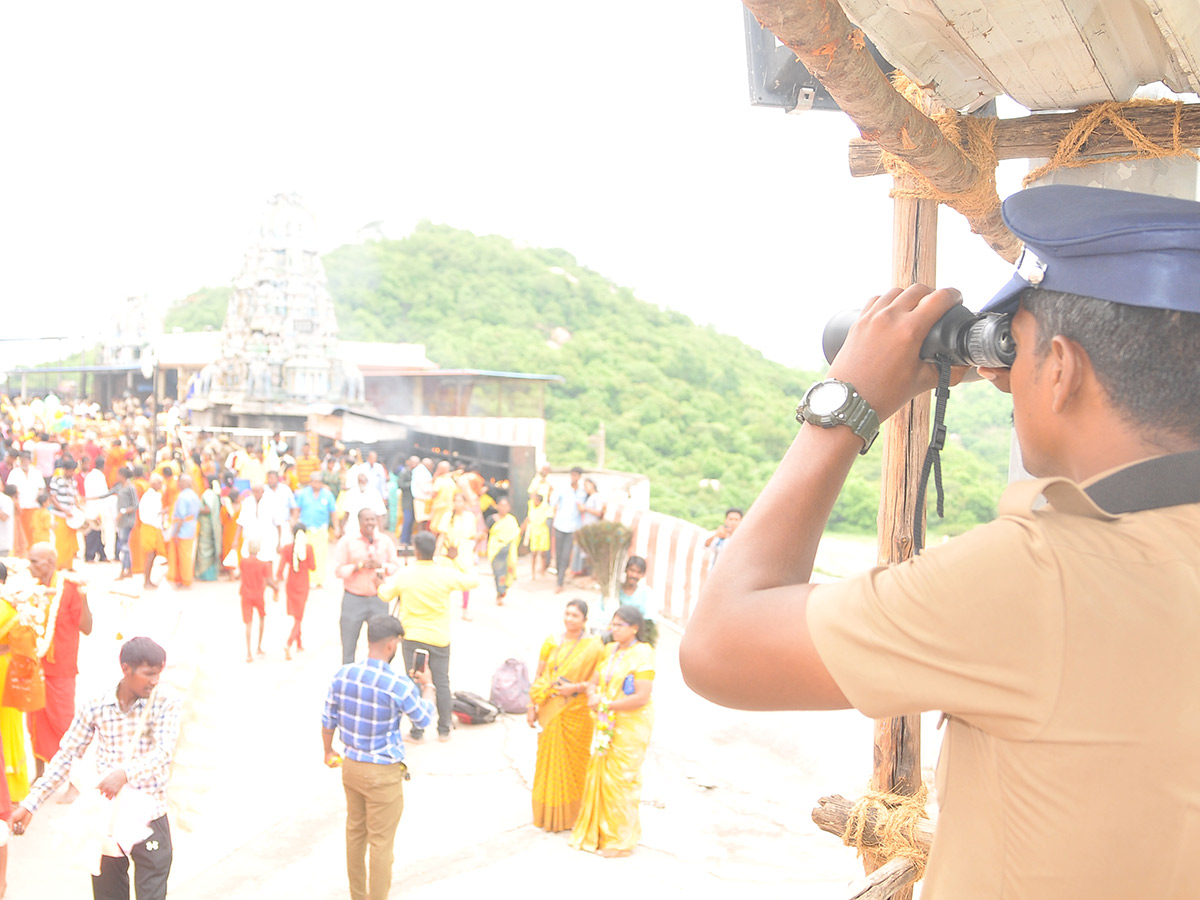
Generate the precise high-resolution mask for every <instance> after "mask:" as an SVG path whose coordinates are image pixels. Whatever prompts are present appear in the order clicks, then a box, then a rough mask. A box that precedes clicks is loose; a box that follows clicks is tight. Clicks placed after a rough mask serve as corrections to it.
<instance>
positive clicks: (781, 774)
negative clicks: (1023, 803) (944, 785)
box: [7, 541, 937, 900]
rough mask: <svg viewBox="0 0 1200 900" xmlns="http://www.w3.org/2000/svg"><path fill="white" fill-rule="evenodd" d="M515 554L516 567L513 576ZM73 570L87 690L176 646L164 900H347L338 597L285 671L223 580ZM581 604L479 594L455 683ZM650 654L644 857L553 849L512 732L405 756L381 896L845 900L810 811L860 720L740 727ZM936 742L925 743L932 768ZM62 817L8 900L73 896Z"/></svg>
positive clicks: (866, 550) (459, 734) (851, 565)
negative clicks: (331, 711) (120, 591)
mask: <svg viewBox="0 0 1200 900" xmlns="http://www.w3.org/2000/svg"><path fill="white" fill-rule="evenodd" d="M873 557H874V550H873V548H872V547H871V546H870V545H869V544H857V545H855V544H850V545H847V544H843V543H840V542H828V541H827V542H826V543H825V544H824V545H823V546H822V555H821V558H820V559H819V567H820V569H821V571H823V572H826V573H835V574H845V573H847V572H850V571H855V570H857V569H859V568H862V567H864V566H866V565H869V564H870V563H871V561H872V559H873ZM525 565H526V563H525V561H524V560H522V572H525V571H527V570H526V569H525ZM77 568H78V569H79V570H80V571H81V573H82V574H83V575H84V576H85V577H86V578H87V579H88V580H89V581H90V582H91V583H92V585H93V587H92V589H91V592H90V596H91V603H92V608H93V612H94V615H95V628H94V630H93V633H92V635H91V636H90V637H88V638H85V639H84V640H83V642H82V647H81V651H80V662H81V670H82V671H81V675H80V687H79V694H80V696H90V695H94V694H96V693H99V692H101V691H105V690H109V689H111V688H112V686H113V685H115V682H116V680H117V679H118V678H119V675H120V672H119V667H118V665H117V652H118V650H119V647H120V644H121V642H122V640H123V639H125V638H128V637H131V636H133V635H134V634H149V635H151V636H152V637H154V638H155V639H157V640H159V641H160V642H161V643H162V644H163V645H164V646H165V647H166V648H167V652H168V659H167V668H166V670H165V672H164V682H165V683H166V684H167V686H168V687H169V688H170V689H172V690H175V691H177V692H179V693H180V694H182V695H183V696H184V698H185V701H186V712H185V718H184V726H183V732H182V736H181V739H180V744H179V747H178V751H177V754H176V763H175V770H174V774H173V779H172V784H171V789H170V796H171V803H172V819H171V822H172V829H173V839H174V843H175V862H174V868H173V871H172V874H171V882H170V884H171V888H170V895H171V896H172V897H173V898H179V900H200V898H241V897H246V898H250V897H254V898H260V897H261V898H275V897H279V898H312V900H326V898H329V900H333V898H343V897H347V896H348V891H347V888H346V877H345V857H344V821H345V820H344V797H343V794H342V789H341V784H340V777H339V774H338V772H337V771H335V770H330V769H327V768H325V767H324V766H323V764H322V753H321V741H320V734H319V730H320V713H321V705H322V701H323V698H324V695H325V690H326V687H327V685H328V682H329V679H330V677H331V676H332V674H333V672H334V671H335V670H336V669H337V667H338V664H339V662H340V649H339V647H340V645H339V640H338V633H337V616H338V607H339V603H340V598H341V590H340V585H339V584H338V582H336V581H333V582H332V583H331V584H330V585H327V586H326V587H325V588H323V589H321V590H314V592H313V595H312V598H311V600H310V602H309V608H308V614H307V615H306V617H305V627H304V633H305V646H306V650H305V652H304V653H302V654H299V655H298V657H297V658H296V659H295V660H293V661H290V662H289V661H285V659H284V656H283V651H282V648H283V643H284V640H285V637H286V634H287V631H288V629H289V626H290V619H288V618H287V616H286V615H285V614H284V612H283V608H282V604H275V605H271V604H270V602H268V616H267V638H266V642H265V644H266V648H267V649H268V651H269V652H268V653H267V655H266V656H265V657H261V658H259V659H258V660H257V661H256V662H254V663H253V664H249V665H248V664H246V663H245V662H244V661H243V657H244V645H243V636H242V624H241V619H240V612H239V605H238V597H237V587H236V585H235V584H230V583H227V582H219V583H216V584H201V583H198V584H197V585H196V586H195V587H194V588H193V589H192V590H190V591H186V592H176V591H174V590H172V589H170V588H169V587H164V588H162V589H160V590H158V591H155V592H152V593H147V594H146V595H145V596H143V597H141V598H138V599H127V598H121V597H118V596H116V595H113V594H110V593H109V592H108V590H107V585H108V583H109V580H110V579H111V577H112V576H113V575H114V574H115V566H113V565H112V564H107V565H105V564H94V565H84V564H82V563H77ZM575 596H580V597H583V598H584V599H587V600H589V602H593V601H595V599H596V595H595V593H594V592H592V591H588V590H584V589H575V590H569V591H568V592H566V593H563V594H559V595H556V594H554V593H553V591H552V581H551V580H550V579H543V580H542V581H540V582H538V583H536V584H530V583H529V582H528V581H522V582H520V583H519V584H518V585H517V586H516V587H514V588H513V590H512V592H511V593H510V599H509V602H508V603H507V604H506V605H505V606H503V607H499V606H496V605H495V603H494V594H493V592H492V591H491V590H490V588H487V587H485V588H483V589H480V590H478V591H475V592H473V593H472V601H471V606H472V608H473V610H474V612H475V618H474V620H473V621H470V622H466V621H460V620H458V619H456V620H455V623H454V632H453V636H452V641H451V648H452V656H451V680H452V686H453V687H454V688H455V689H466V690H473V691H475V692H477V693H480V694H484V695H486V694H487V693H488V690H489V684H490V679H491V674H492V672H493V671H494V670H495V669H496V667H497V666H498V665H499V664H500V663H502V662H503V661H504V660H505V659H506V658H508V657H516V658H518V659H521V660H524V661H525V662H526V664H527V665H528V666H529V668H530V671H531V673H532V671H533V668H534V664H535V662H536V657H537V650H538V648H539V647H540V645H541V642H542V641H543V639H544V638H545V636H546V635H547V634H549V633H550V632H552V631H554V630H555V629H556V628H558V626H559V623H560V621H561V610H562V607H563V604H564V603H565V601H566V600H567V599H570V598H572V597H575ZM662 631H663V634H662V638H661V640H660V643H659V647H658V680H657V681H656V685H655V692H654V703H655V707H656V722H655V731H654V737H653V739H652V742H651V747H650V753H649V757H648V759H647V763H646V768H645V772H644V782H645V790H644V794H643V798H642V826H643V834H642V841H641V844H640V845H639V847H638V850H637V852H636V853H635V854H634V855H633V856H632V857H630V858H628V859H622V860H605V859H601V858H599V857H597V856H594V855H590V854H584V853H581V852H579V851H576V850H572V849H570V848H569V847H568V846H567V838H566V835H565V834H546V833H545V832H542V831H540V830H538V829H535V828H534V827H533V826H532V825H531V824H530V805H529V785H530V783H531V782H532V778H533V763H534V756H535V752H536V735H535V733H534V732H533V731H532V730H531V729H529V728H528V727H527V726H526V725H525V722H524V719H523V717H515V716H514V717H505V718H503V719H502V720H501V721H498V722H496V723H493V724H490V725H479V726H463V727H460V728H457V729H456V730H455V732H454V734H453V739H452V740H451V741H450V742H448V743H444V744H443V743H438V742H437V741H432V742H429V743H426V744H424V745H420V746H412V747H410V748H409V757H408V761H409V764H410V766H411V768H412V770H413V778H412V781H411V782H409V783H408V785H407V786H406V789H405V813H404V818H403V820H402V821H401V823H400V829H399V832H398V835H397V840H396V863H395V869H394V878H393V886H392V896H393V897H400V896H404V897H413V898H424V897H435V896H437V897H460V896H467V895H468V893H472V894H474V893H478V895H480V896H500V897H519V896H528V895H530V894H532V893H534V892H538V891H542V890H545V889H546V887H547V886H550V885H553V886H554V888H553V889H555V890H557V889H559V888H560V887H561V886H563V885H566V884H570V885H571V896H572V898H581V900H582V898H591V897H597V898H599V897H604V898H611V896H612V895H613V891H614V889H616V890H621V888H620V885H621V884H622V883H627V884H631V885H636V886H638V887H637V888H634V889H632V890H633V893H634V895H635V896H641V895H643V894H644V893H645V892H646V889H647V888H650V887H652V889H653V892H654V894H655V895H657V896H661V897H675V896H680V897H682V896H692V895H695V894H696V892H697V891H700V892H703V895H705V896H708V895H712V894H713V893H714V892H715V891H717V890H721V889H732V890H734V891H736V892H737V895H738V896H739V897H746V898H755V897H762V898H767V897H770V898H778V897H781V896H798V897H804V898H826V897H827V898H837V897H840V896H842V895H843V894H844V887H845V885H846V884H847V883H848V882H849V881H851V880H853V879H854V878H855V877H857V876H858V875H859V874H860V873H861V871H862V870H861V868H860V865H859V863H858V862H857V861H856V860H855V858H854V854H853V852H852V851H850V850H848V849H846V848H844V847H842V846H841V845H840V843H839V841H838V840H837V839H836V838H834V837H832V836H830V835H827V834H825V833H823V832H821V831H819V830H818V829H817V828H816V826H814V825H813V824H812V822H811V819H810V817H809V814H810V810H811V808H812V807H813V806H814V805H815V803H816V800H817V799H818V798H819V797H821V796H822V795H824V794H829V793H841V794H844V795H848V796H853V795H855V794H857V792H859V791H861V790H862V789H863V788H864V786H865V784H866V781H867V778H868V777H869V774H870V767H871V752H872V742H871V727H872V726H871V722H870V721H869V720H867V719H865V718H864V717H862V716H860V715H859V714H857V713H855V712H837V713H748V712H740V711H736V710H728V709H723V708H721V707H717V706H714V705H713V704H710V703H708V702H707V701H705V700H702V699H700V698H699V697H697V696H696V695H695V694H693V693H691V691H689V690H688V689H687V687H686V686H685V685H684V684H683V682H682V679H681V678H680V675H679V667H678V655H677V651H678V643H679V638H678V634H677V633H675V632H674V631H672V630H670V629H667V628H664V629H662ZM936 741H937V735H936V733H935V732H933V731H932V729H928V728H927V729H926V746H925V748H924V753H923V755H924V757H925V758H926V760H927V762H932V759H933V758H934V757H935V755H936V750H937V748H936ZM68 814H69V808H68V807H64V806H59V805H56V804H55V803H53V802H50V803H48V804H47V805H46V806H44V807H43V808H42V809H41V810H39V812H38V813H37V815H36V816H35V817H34V821H33V824H32V827H31V829H30V831H29V832H28V833H27V834H26V835H25V836H24V837H21V838H14V839H13V840H12V843H11V845H10V851H9V864H8V882H9V892H8V895H7V896H8V897H9V898H17V900H23V898H33V897H37V898H39V900H45V898H48V897H49V898H67V897H86V896H90V894H89V884H88V879H87V875H86V873H85V872H84V871H83V870H82V869H81V868H80V867H79V866H78V865H77V864H76V863H75V862H74V861H73V854H72V853H71V850H70V848H69V847H65V846H64V845H63V841H62V840H61V839H60V838H58V837H57V836H56V833H57V832H59V831H60V830H61V829H59V828H56V822H58V821H60V820H61V818H62V817H63V816H64V815H68Z"/></svg>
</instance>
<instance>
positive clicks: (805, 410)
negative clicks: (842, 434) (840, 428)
mask: <svg viewBox="0 0 1200 900" xmlns="http://www.w3.org/2000/svg"><path fill="white" fill-rule="evenodd" d="M796 421H797V422H808V423H809V424H810V425H819V426H821V427H822V428H833V427H834V426H835V425H846V426H848V427H849V429H850V430H851V431H853V432H854V433H855V434H857V435H858V436H859V437H860V438H862V440H863V448H862V449H861V450H860V451H858V452H859V453H860V454H865V453H866V452H867V451H868V450H870V449H871V445H872V444H873V443H875V438H877V437H878V436H879V416H878V415H876V413H875V410H873V409H871V404H869V403H868V402H867V401H866V400H864V399H863V398H862V395H861V394H859V393H858V391H856V390H855V389H854V385H852V384H850V383H849V382H845V381H838V380H837V379H836V378H826V379H825V380H824V381H818V382H817V383H816V384H814V385H813V386H812V387H810V388H809V389H808V390H807V391H805V392H804V398H803V399H802V400H801V401H800V405H799V406H797V407H796Z"/></svg>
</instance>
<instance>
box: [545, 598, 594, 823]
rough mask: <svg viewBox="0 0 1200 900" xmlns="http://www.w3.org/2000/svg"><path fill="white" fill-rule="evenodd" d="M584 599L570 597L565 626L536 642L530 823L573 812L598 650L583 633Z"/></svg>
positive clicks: (565, 818) (567, 819)
mask: <svg viewBox="0 0 1200 900" xmlns="http://www.w3.org/2000/svg"><path fill="white" fill-rule="evenodd" d="M587 613H588V608H587V604H586V603H584V602H583V601H582V600H572V601H571V602H570V603H568V604H567V609H566V612H565V613H564V614H563V625H564V626H565V628H566V630H565V631H564V632H563V633H562V634H561V635H558V636H554V635H551V636H550V637H548V638H546V642H545V643H544V644H542V652H541V654H540V656H539V660H538V669H537V677H536V678H535V679H534V681H533V685H532V686H531V687H530V688H529V710H528V712H527V713H526V721H528V722H529V727H530V728H535V727H537V726H538V725H540V726H541V728H542V733H541V734H539V735H538V752H537V767H536V768H535V769H534V772H533V824H534V825H536V826H537V827H538V828H544V829H546V830H547V831H566V830H567V829H568V828H570V827H571V826H572V825H574V824H575V818H576V816H578V815H579V798H580V797H581V796H582V794H583V780H584V773H585V772H586V770H587V764H588V755H589V753H590V748H591V741H592V714H591V712H590V711H589V710H588V707H587V690H588V682H589V681H590V680H591V677H592V675H593V674H594V672H595V670H596V663H597V661H598V660H599V659H600V656H601V654H602V653H603V650H604V645H603V644H601V643H600V639H599V638H597V637H593V636H591V635H589V634H588V633H587Z"/></svg>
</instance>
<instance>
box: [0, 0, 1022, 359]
mask: <svg viewBox="0 0 1200 900" xmlns="http://www.w3.org/2000/svg"><path fill="white" fill-rule="evenodd" d="M0 83H2V84H3V85H4V89H3V91H2V92H0V117H2V118H0V123H2V126H3V133H4V135H5V139H4V144H3V151H2V156H0V165H2V167H3V169H2V171H3V173H4V177H3V178H2V179H0V248H2V251H0V252H2V253H3V269H2V271H3V275H2V277H0V285H2V287H0V290H2V291H3V292H4V293H3V301H2V302H3V310H4V318H3V321H4V322H5V326H6V327H5V334H6V335H7V336H10V337H11V336H14V335H22V336H25V335H28V336H38V335H50V334H79V335H84V334H86V335H89V336H95V335H98V334H99V333H100V332H101V330H102V329H103V328H104V327H105V322H106V319H109V318H111V315H112V311H113V310H114V308H116V306H117V304H118V303H119V302H120V301H121V300H123V298H125V297H127V296H130V295H135V294H149V295H150V296H151V297H152V298H154V299H155V300H157V301H159V302H161V303H163V304H164V306H165V305H166V304H167V303H168V302H170V301H173V300H175V299H178V298H180V297H183V296H186V295H187V294H188V293H190V292H191V291H192V290H194V289H196V288H198V287H201V286H204V285H213V286H215V285H222V284H227V283H229V282H230V281H231V280H232V278H233V277H234V276H235V275H236V274H237V272H238V269H239V268H240V265H241V261H242V254H243V252H244V250H245V248H246V246H247V244H248V243H249V241H250V239H251V236H252V234H253V232H254V230H255V229H256V227H257V224H258V222H259V219H260V217H261V216H262V214H263V212H264V210H265V208H266V205H265V201H266V200H267V198H268V197H270V196H271V195H272V194H274V193H277V192H280V191H297V192H299V193H300V194H301V195H302V196H303V198H304V201H305V204H306V205H307V206H308V208H309V209H310V210H311V211H312V212H313V214H314V215H315V216H316V218H317V222H318V228H319V232H320V233H319V243H320V246H321V248H322V249H323V250H329V249H332V248H334V247H336V246H338V245H339V244H341V243H344V242H347V241H352V240H354V239H355V233H356V231H357V230H358V229H359V228H360V227H361V226H363V225H364V224H366V223H368V222H372V221H376V220H383V221H384V231H385V232H386V233H387V234H388V235H389V236H391V237H401V236H403V235H404V234H406V233H408V232H409V231H410V230H411V228H412V225H413V224H414V223H415V222H416V221H417V220H419V219H422V218H424V219H430V220H432V221H434V222H441V223H446V224H449V225H453V226H455V227H459V228H465V229H468V230H470V231H473V232H476V233H478V234H501V235H505V236H507V237H511V238H514V239H518V240H523V241H527V242H530V243H533V244H536V245H540V246H549V247H562V248H564V249H566V250H567V251H569V252H571V253H572V254H574V255H575V257H576V258H577V259H578V260H579V261H580V262H581V263H583V264H585V265H587V266H590V267H591V268H593V269H595V270H597V271H599V272H600V273H602V274H604V275H606V276H608V277H609V278H611V279H613V280H614V281H616V282H617V283H619V284H624V285H629V286H631V287H633V288H634V289H635V290H636V291H637V293H638V296H640V297H641V298H642V299H644V300H648V301H650V302H653V303H657V304H659V305H662V306H666V307H670V308H673V309H677V310H680V311H682V312H685V313H687V314H688V315H690V316H691V317H692V318H694V319H695V320H696V321H698V322H701V323H711V324H713V325H715V326H716V327H717V328H718V329H719V330H721V331H724V332H727V333H731V334H735V335H737V336H738V337H740V338H742V339H743V340H745V341H746V342H747V343H749V344H751V345H752V346H755V347H757V348H758V349H760V350H762V351H763V352H764V353H765V354H766V355H768V356H770V357H772V358H774V359H777V360H779V361H781V362H784V363H788V364H792V365H801V366H806V367H816V366H817V365H819V364H820V330H821V328H822V326H823V324H824V322H825V320H826V319H827V318H828V317H829V315H831V314H832V313H833V312H836V311H837V310H839V309H842V308H845V307H848V306H856V305H859V304H861V302H862V301H863V300H864V299H865V298H866V297H867V296H869V295H871V294H874V293H879V292H880V291H881V290H884V289H886V288H887V287H889V283H888V282H889V271H890V266H889V254H890V245H891V236H890V233H891V204H890V201H889V200H888V199H887V189H888V187H889V179H887V178H871V179H859V180H855V179H852V178H850V177H849V175H848V174H847V164H846V146H847V142H848V141H849V140H850V138H852V137H854V136H855V134H856V132H855V130H854V128H853V126H852V125H851V124H850V122H849V120H848V119H847V118H846V117H845V116H843V115H841V114H840V113H819V112H814V113H807V114H804V115H798V116H797V115H792V116H787V115H784V114H783V113H782V112H780V111H778V110H768V109H761V108H753V107H751V106H750V105H749V102H748V90H747V86H746V63H745V47H744V37H743V34H742V6H741V4H740V3H738V2H736V0H722V2H717V0H691V2H683V0H660V2H655V3H644V2H637V3H635V2H628V0H610V2H608V3H605V4H601V5H596V4H587V5H584V4H576V3H564V2H561V0H559V2H514V3H508V4H498V3H494V2H491V3H483V2H475V0H459V2H456V3H453V4H443V3H424V4H416V3H405V2H396V0H392V2H386V3H385V2H378V3H375V2H361V3H354V2H348V3H339V4H321V5H316V4H308V3H275V2H254V3H225V2H211V3H206V4H203V5H202V6H201V5H197V6H195V7H191V8H189V11H183V10H182V8H181V7H180V6H178V5H176V4H163V3H142V4H134V3H125V4H120V5H114V4H84V3H68V4H65V5H50V6H46V5H43V4H5V6H4V8H3V10H2V11H0ZM1002 190H1003V188H1002ZM1009 190H1011V186H1010V187H1009ZM941 222H942V240H941V246H940V261H939V282H941V283H944V284H954V285H956V286H958V287H960V288H962V289H963V291H964V294H965V295H966V298H967V304H968V305H970V306H978V305H979V304H981V303H982V302H983V301H984V300H986V299H987V297H988V296H990V294H991V293H992V292H993V291H994V290H995V289H996V288H997V287H999V285H1000V284H1002V283H1003V282H1004V281H1006V280H1007V277H1008V272H1009V266H1008V265H1007V264H1005V263H1003V262H1002V261H1001V260H999V259H998V258H997V257H995V256H994V255H993V254H992V253H991V251H990V250H988V249H987V248H986V247H985V246H984V244H983V242H982V241H981V240H979V239H978V238H976V237H974V236H971V235H970V234H969V233H968V231H967V228H966V226H965V223H964V222H963V220H962V219H961V218H960V217H959V216H958V215H957V214H956V213H954V212H952V211H949V210H944V211H943V212H942V218H941ZM13 349H14V348H13V346H12V345H8V347H7V348H5V347H4V345H3V344H0V352H9V353H12V352H13Z"/></svg>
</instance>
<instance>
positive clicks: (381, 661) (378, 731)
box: [321, 615, 435, 900]
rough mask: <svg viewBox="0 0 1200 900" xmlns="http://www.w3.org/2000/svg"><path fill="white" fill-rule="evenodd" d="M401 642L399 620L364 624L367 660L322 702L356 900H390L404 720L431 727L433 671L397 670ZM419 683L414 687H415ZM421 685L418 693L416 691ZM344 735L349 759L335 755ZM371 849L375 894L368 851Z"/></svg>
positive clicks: (342, 673) (337, 681)
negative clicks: (336, 740)
mask: <svg viewBox="0 0 1200 900" xmlns="http://www.w3.org/2000/svg"><path fill="white" fill-rule="evenodd" d="M402 637H404V626H403V625H401V624H400V620H399V619H397V618H395V617H394V616H388V615H379V616H374V617H373V618H371V619H370V620H369V621H368V622H367V644H368V650H367V658H366V659H365V660H363V661H362V662H358V663H350V664H349V665H345V666H342V667H341V668H340V669H338V671H337V674H336V675H334V676H333V684H331V685H330V686H329V694H328V696H327V697H326V698H325V714H324V715H323V716H322V717H321V738H322V740H323V741H324V743H325V764H326V765H327V766H337V765H339V764H340V765H341V767H342V787H343V788H345V791H346V873H347V875H348V876H349V878H350V897H351V900H368V898H369V900H386V898H387V895H388V889H389V888H390V887H391V883H392V844H393V842H394V840H395V837H396V826H398V825H399V824H400V814H401V813H402V812H404V779H405V773H406V772H407V771H408V769H407V767H406V766H405V765H404V739H403V737H402V735H401V731H400V724H401V719H402V717H403V716H404V715H407V716H408V717H409V719H411V720H412V723H413V725H414V726H416V727H419V728H424V727H426V726H427V725H429V723H430V722H432V721H433V713H434V705H433V698H434V696H435V695H434V688H433V682H432V679H431V676H430V671H429V667H428V666H426V667H425V668H424V669H423V670H422V671H420V672H410V673H409V675H411V678H410V677H409V676H406V675H405V674H404V672H403V668H401V671H399V672H397V671H396V670H395V669H393V668H392V666H391V662H392V659H393V658H395V656H396V650H397V648H398V647H399V646H400V639H401V638H402ZM414 682H415V684H414ZM418 685H419V688H418ZM339 731H340V732H341V740H342V744H344V745H345V752H344V758H343V757H341V756H339V755H338V753H337V751H335V750H334V749H333V735H334V733H335V732H339ZM368 846H369V847H370V848H371V865H370V872H371V876H370V889H369V890H368V887H367V865H366V856H367V847H368Z"/></svg>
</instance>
